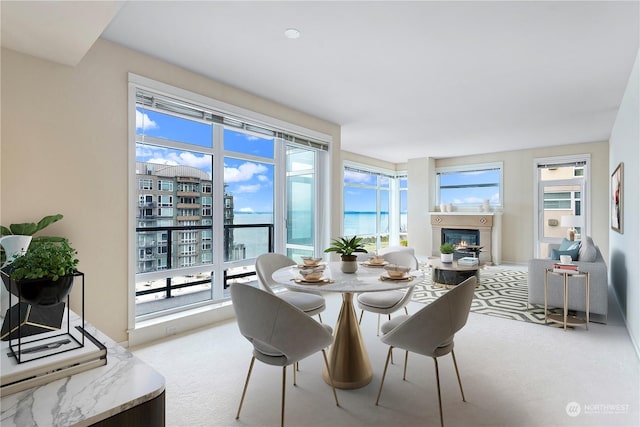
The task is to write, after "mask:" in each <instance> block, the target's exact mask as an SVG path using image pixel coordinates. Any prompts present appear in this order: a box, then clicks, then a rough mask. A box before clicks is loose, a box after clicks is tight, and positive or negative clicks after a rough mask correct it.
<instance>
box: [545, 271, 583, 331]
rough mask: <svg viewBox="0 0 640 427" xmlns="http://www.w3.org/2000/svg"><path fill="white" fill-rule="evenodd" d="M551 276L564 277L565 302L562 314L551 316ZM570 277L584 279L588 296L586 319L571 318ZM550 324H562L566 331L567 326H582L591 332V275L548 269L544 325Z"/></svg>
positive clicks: (563, 293)
mask: <svg viewBox="0 0 640 427" xmlns="http://www.w3.org/2000/svg"><path fill="white" fill-rule="evenodd" d="M549 274H553V275H556V276H563V292H562V296H563V298H562V299H563V301H562V305H563V307H562V314H554V313H551V314H549V313H548V312H547V286H548V285H549ZM569 277H572V278H584V290H585V292H584V293H585V295H586V304H585V311H586V319H583V318H581V317H578V316H569V309H568V306H569ZM548 322H555V323H560V324H561V325H562V326H563V327H564V330H565V331H566V330H567V325H569V326H582V325H584V326H585V327H586V329H587V330H589V273H588V272H581V271H575V272H573V271H568V272H564V271H561V272H559V271H557V270H556V271H554V269H552V268H547V269H546V272H545V275H544V323H545V325H546V324H548Z"/></svg>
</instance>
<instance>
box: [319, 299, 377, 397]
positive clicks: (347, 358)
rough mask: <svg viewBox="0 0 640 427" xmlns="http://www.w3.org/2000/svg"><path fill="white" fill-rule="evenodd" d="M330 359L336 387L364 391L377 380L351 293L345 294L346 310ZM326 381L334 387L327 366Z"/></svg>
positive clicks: (342, 316)
mask: <svg viewBox="0 0 640 427" xmlns="http://www.w3.org/2000/svg"><path fill="white" fill-rule="evenodd" d="M328 358H329V369H331V377H332V378H333V384H334V385H335V387H336V388H340V389H354V388H360V387H364V386H366V385H367V384H369V383H370V382H371V379H372V378H373V372H372V370H371V362H369V355H368V354H367V349H366V348H365V346H364V342H363V341H362V335H361V334H360V326H359V325H358V319H357V317H356V312H355V309H354V307H353V293H351V292H345V293H343V294H342V307H341V308H340V314H339V315H338V322H337V323H336V327H335V331H334V338H333V345H332V346H331V348H330V349H329V355H328ZM322 378H323V379H324V381H325V382H326V383H327V384H331V380H330V379H329V373H328V372H327V368H326V367H325V368H324V369H323V371H322Z"/></svg>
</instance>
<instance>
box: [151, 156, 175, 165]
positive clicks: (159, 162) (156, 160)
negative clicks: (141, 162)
mask: <svg viewBox="0 0 640 427" xmlns="http://www.w3.org/2000/svg"><path fill="white" fill-rule="evenodd" d="M147 163H155V164H157V165H171V166H177V165H178V163H177V162H175V161H173V160H168V159H165V158H163V157H154V158H153V159H149V160H147Z"/></svg>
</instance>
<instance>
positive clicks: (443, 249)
mask: <svg viewBox="0 0 640 427" xmlns="http://www.w3.org/2000/svg"><path fill="white" fill-rule="evenodd" d="M455 251H456V247H455V245H454V244H453V243H449V242H445V243H443V244H441V245H440V261H442V262H453V253H454V252H455Z"/></svg>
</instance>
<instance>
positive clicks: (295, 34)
mask: <svg viewBox="0 0 640 427" xmlns="http://www.w3.org/2000/svg"><path fill="white" fill-rule="evenodd" d="M284 35H285V37H286V38H288V39H297V38H299V37H300V31H298V30H296V29H295V28H287V29H286V30H285V31H284Z"/></svg>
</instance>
